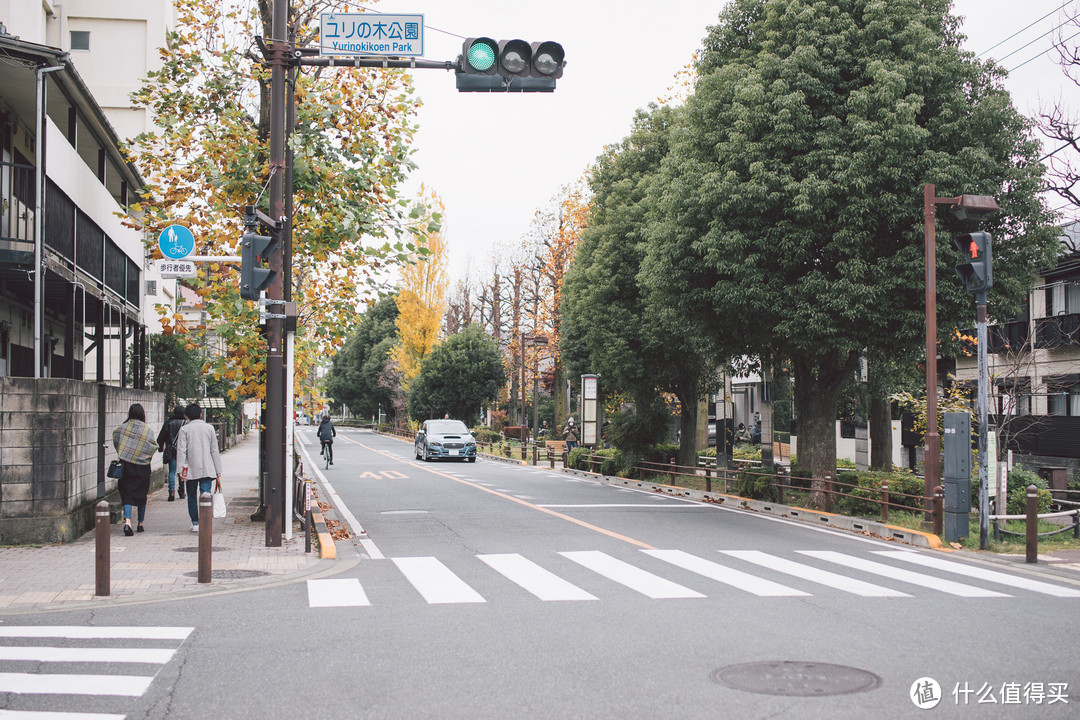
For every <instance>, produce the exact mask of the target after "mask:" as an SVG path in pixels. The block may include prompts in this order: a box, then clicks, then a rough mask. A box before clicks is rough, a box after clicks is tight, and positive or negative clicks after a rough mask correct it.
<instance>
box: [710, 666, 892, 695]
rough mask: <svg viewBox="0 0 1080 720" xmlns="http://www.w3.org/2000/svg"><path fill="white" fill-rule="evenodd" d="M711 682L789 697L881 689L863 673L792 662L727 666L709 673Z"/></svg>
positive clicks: (875, 678) (873, 677) (869, 674)
mask: <svg viewBox="0 0 1080 720" xmlns="http://www.w3.org/2000/svg"><path fill="white" fill-rule="evenodd" d="M712 679H713V680H714V681H715V682H717V683H719V684H721V685H724V686H727V687H729V688H732V689H734V690H744V691H746V692H752V693H758V694H759V695H784V696H791V697H824V696H826V695H849V694H851V693H859V692H867V691H869V690H875V689H877V688H878V687H880V686H881V678H880V677H878V676H877V675H875V674H874V673H872V672H867V671H866V670H860V669H858V668H853V667H847V666H845V665H830V664H828V663H815V662H798V661H794V660H782V661H775V662H759V663H745V664H742V665H730V666H728V667H723V668H720V669H719V670H715V671H713V673H712Z"/></svg>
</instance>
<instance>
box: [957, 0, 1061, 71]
mask: <svg viewBox="0 0 1080 720" xmlns="http://www.w3.org/2000/svg"><path fill="white" fill-rule="evenodd" d="M1072 1H1073V0H1065V2H1063V3H1061V6H1060V7H1058V8H1056V9H1054V10H1051V11H1050V12H1048V13H1046V14H1045V15H1043V16H1042V17H1041V18H1039V19H1038V20H1036V21H1035V22H1033V23H1031V24H1030V25H1028V26H1027V27H1025V28H1023V29H1021V30H1017V31H1016V32H1014V33H1013V34H1012V35H1010V36H1009V37H1007V38H1005V39H1004V40H1002V41H1001V42H999V43H997V45H994V46H993V47H989V48H987V49H985V50H983V51H982V52H981V53H979V54H978V55H976V56H975V57H982V56H983V55H985V54H986V53H988V52H990V51H991V50H993V49H994V48H996V47H998V45H1004V44H1005V43H1007V42H1009V41H1010V40H1012V39H1013V38H1014V37H1016V36H1017V35H1019V34H1020V33H1022V32H1024V31H1025V30H1028V29H1030V28H1032V27H1034V26H1036V25H1038V24H1039V23H1041V22H1042V21H1043V20H1045V19H1046V18H1048V17H1050V16H1051V15H1053V14H1054V13H1056V12H1058V11H1059V10H1061V9H1062V8H1064V7H1065V6H1066V5H1068V4H1069V3H1071V2H1072ZM1058 27H1060V25H1059V26H1058Z"/></svg>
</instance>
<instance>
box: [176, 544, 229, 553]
mask: <svg viewBox="0 0 1080 720" xmlns="http://www.w3.org/2000/svg"><path fill="white" fill-rule="evenodd" d="M228 549H229V548H227V547H218V546H217V545H213V546H211V548H210V550H211V551H213V552H227V551H228ZM173 551H174V552H193V553H197V552H199V548H198V547H197V546H196V547H183V548H173Z"/></svg>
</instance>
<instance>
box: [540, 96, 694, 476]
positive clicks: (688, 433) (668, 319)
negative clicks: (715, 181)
mask: <svg viewBox="0 0 1080 720" xmlns="http://www.w3.org/2000/svg"><path fill="white" fill-rule="evenodd" d="M677 114H678V111H676V110H673V109H671V108H668V107H662V108H657V107H655V106H653V107H652V108H651V109H650V111H649V112H644V111H639V112H638V114H637V116H636V117H635V120H634V129H633V131H632V132H631V134H630V136H629V137H627V138H626V139H625V140H623V141H622V143H620V144H618V145H614V146H611V147H609V148H608V149H607V152H606V153H605V154H604V155H602V156H601V157H600V158H598V159H597V162H596V165H595V167H594V170H593V173H592V177H591V179H590V187H591V189H592V192H593V196H594V198H593V203H594V205H593V212H592V215H591V216H590V218H589V223H588V227H587V228H586V230H585V232H584V233H583V235H582V238H581V241H580V243H579V245H578V249H577V253H576V255H575V257H574V262H573V264H572V266H571V268H570V272H569V274H568V275H567V278H566V283H565V291H564V300H563V306H564V307H563V327H564V330H563V333H562V338H561V340H560V342H561V347H562V350H563V353H564V354H565V355H566V356H567V358H568V359H569V361H570V365H571V366H572V368H573V372H574V373H575V374H576V373H580V372H598V373H600V375H601V377H602V382H603V388H604V391H605V393H619V394H624V395H626V396H627V399H628V400H629V401H631V402H632V403H633V405H634V406H635V407H636V410H637V412H638V413H639V414H640V415H641V418H648V419H650V420H649V422H640V421H639V422H631V421H629V419H624V418H620V421H619V422H618V423H617V424H616V425H617V427H618V428H619V430H618V432H617V433H616V435H617V436H618V437H620V438H621V439H622V443H623V445H624V446H626V447H623V448H622V449H624V450H628V451H631V452H632V451H634V449H638V450H640V448H642V447H644V446H647V445H648V444H649V442H650V441H652V442H655V441H656V440H659V439H661V438H662V436H663V434H664V432H665V431H666V429H667V423H666V422H662V421H659V422H658V421H657V420H658V419H660V418H662V417H663V414H662V413H661V412H660V409H662V408H663V407H664V401H663V399H662V397H661V393H665V392H670V393H673V394H675V395H676V396H677V397H678V398H679V403H680V407H681V411H680V416H679V426H680V429H681V433H680V447H679V462H680V464H684V465H690V464H695V461H696V458H695V454H696V449H697V448H696V440H697V438H696V435H697V433H696V429H697V420H698V418H697V413H698V400H699V399H700V397H701V395H702V393H703V392H704V391H705V390H706V388H707V386H708V379H709V378H710V377H711V376H712V375H713V374H714V373H713V372H712V370H713V369H714V368H715V363H714V362H713V361H712V359H711V358H712V357H713V355H712V354H710V353H707V352H705V351H703V350H702V348H701V347H699V346H696V345H694V344H692V342H693V340H694V338H693V336H692V335H690V334H688V333H686V332H685V322H684V320H685V319H684V318H683V317H680V315H679V313H677V312H671V310H670V308H669V307H666V306H665V305H664V304H663V303H662V302H661V303H654V302H652V299H651V298H650V297H649V296H648V294H647V293H646V292H645V291H644V290H643V289H642V288H641V287H640V285H639V278H638V273H639V270H640V267H641V262H642V260H643V259H644V257H645V255H646V252H647V240H646V236H645V231H646V228H647V227H648V223H649V222H650V220H651V215H650V209H649V207H650V204H649V202H648V201H647V198H648V193H649V189H650V188H651V187H652V186H653V184H654V183H655V182H656V181H657V178H658V174H659V170H660V164H661V162H662V160H663V159H664V157H665V156H666V155H667V153H668V141H669V137H670V130H671V128H672V127H673V124H674V120H675V117H676V116H677ZM630 446H632V447H630Z"/></svg>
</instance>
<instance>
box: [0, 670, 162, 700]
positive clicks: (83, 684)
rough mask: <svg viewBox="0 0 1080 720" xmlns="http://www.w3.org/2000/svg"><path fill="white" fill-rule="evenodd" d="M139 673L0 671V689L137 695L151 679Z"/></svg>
mask: <svg viewBox="0 0 1080 720" xmlns="http://www.w3.org/2000/svg"><path fill="white" fill-rule="evenodd" d="M153 680H154V678H153V677H144V676H140V675H58V674H54V673H48V674H44V675H33V674H30V673H0V692H8V693H15V694H19V695H126V696H128V697H139V696H140V695H142V694H143V693H145V692H146V689H147V688H149V687H150V683H151V682H153Z"/></svg>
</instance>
